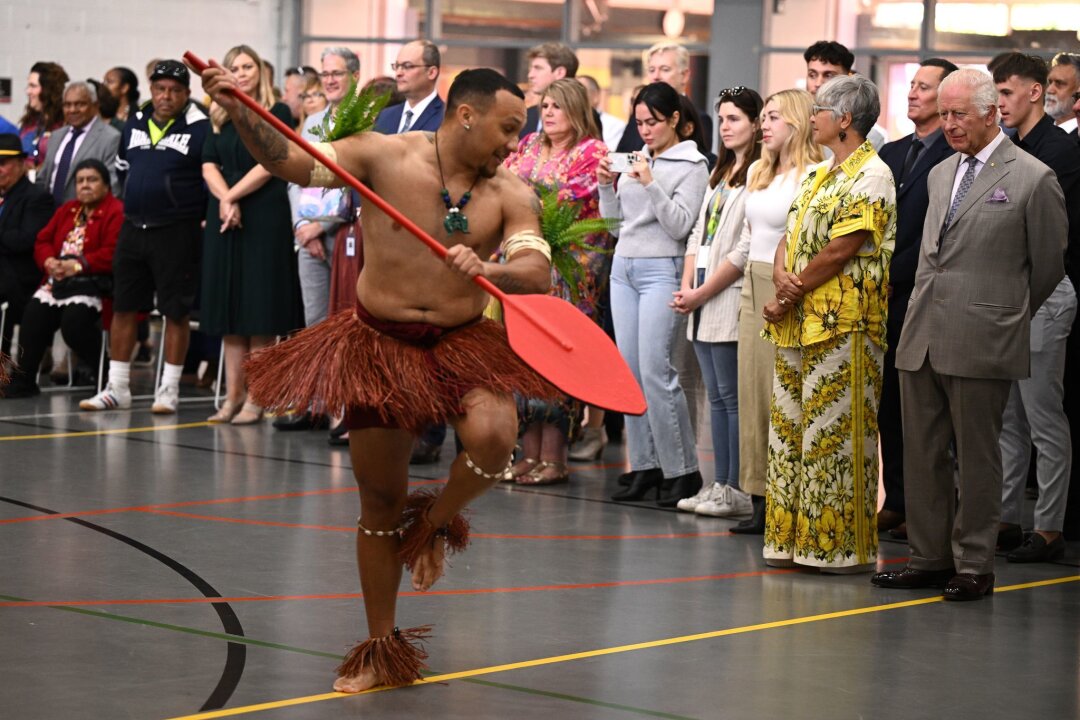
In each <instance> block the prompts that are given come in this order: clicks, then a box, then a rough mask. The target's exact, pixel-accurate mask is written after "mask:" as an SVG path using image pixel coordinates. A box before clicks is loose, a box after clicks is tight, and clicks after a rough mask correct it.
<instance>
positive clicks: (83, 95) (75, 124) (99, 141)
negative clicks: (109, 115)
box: [35, 81, 123, 206]
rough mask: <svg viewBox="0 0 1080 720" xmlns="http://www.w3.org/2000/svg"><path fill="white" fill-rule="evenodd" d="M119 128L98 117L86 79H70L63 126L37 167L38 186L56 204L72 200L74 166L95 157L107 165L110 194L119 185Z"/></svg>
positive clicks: (117, 191) (117, 192)
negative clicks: (50, 194)
mask: <svg viewBox="0 0 1080 720" xmlns="http://www.w3.org/2000/svg"><path fill="white" fill-rule="evenodd" d="M119 149H120V131H119V130H117V129H116V128H114V127H112V126H111V125H109V123H107V122H105V121H104V120H102V119H101V118H99V117H98V97H97V91H96V90H95V89H94V86H93V85H91V84H90V83H87V82H82V81H74V82H69V83H68V84H67V86H66V87H65V88H64V127H62V128H60V129H59V130H57V131H56V132H55V133H53V135H52V138H51V139H50V140H49V149H48V151H47V152H46V153H45V162H44V163H42V165H41V167H40V168H39V169H38V173H37V178H36V179H35V182H36V183H37V186H38V187H40V188H43V189H44V190H47V191H48V192H50V193H52V195H53V200H54V201H55V202H56V205H57V206H59V205H61V204H63V203H66V202H67V201H68V200H74V199H75V173H74V172H73V171H74V170H75V166H76V165H78V164H79V163H80V162H81V161H83V160H85V159H87V158H97V159H98V160H100V161H101V162H103V163H105V167H107V168H109V179H110V183H109V184H110V185H111V186H112V192H113V195H115V196H117V197H120V196H121V195H122V194H123V193H122V188H121V187H120V181H119V179H118V178H117V174H116V154H117V152H118V151H119Z"/></svg>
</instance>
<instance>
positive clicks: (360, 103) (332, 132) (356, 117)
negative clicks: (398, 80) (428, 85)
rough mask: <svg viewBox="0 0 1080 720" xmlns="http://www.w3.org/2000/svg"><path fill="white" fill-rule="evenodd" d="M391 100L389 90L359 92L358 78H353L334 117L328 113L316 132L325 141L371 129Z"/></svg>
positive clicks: (371, 89) (369, 89)
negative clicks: (357, 88) (357, 86)
mask: <svg viewBox="0 0 1080 720" xmlns="http://www.w3.org/2000/svg"><path fill="white" fill-rule="evenodd" d="M389 100H390V92H389V91H387V92H383V93H379V92H377V91H376V90H375V89H374V88H368V89H367V90H364V91H363V92H362V93H360V94H357V92H356V79H355V78H352V79H350V80H349V90H348V91H347V92H346V93H345V97H344V98H342V100H341V104H340V105H338V107H337V110H336V111H335V112H334V113H333V118H331V117H330V115H331V113H326V115H324V116H323V120H322V124H321V125H320V126H319V127H317V128H315V134H316V135H318V136H319V139H320V140H322V141H323V142H333V141H334V140H340V139H342V138H346V137H349V136H350V135H356V134H357V133H362V132H365V131H367V130H370V129H371V128H372V126H373V125H375V118H377V117H378V116H379V113H380V112H382V109H383V108H384V107H386V103H387V102H389Z"/></svg>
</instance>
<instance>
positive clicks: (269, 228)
mask: <svg viewBox="0 0 1080 720" xmlns="http://www.w3.org/2000/svg"><path fill="white" fill-rule="evenodd" d="M222 64H223V65H224V66H225V67H226V68H228V69H229V71H230V72H232V73H233V74H234V75H235V76H236V79H237V82H238V84H239V86H240V89H241V90H242V91H243V92H244V93H246V94H247V95H249V96H250V97H252V98H254V99H255V100H256V101H258V102H259V103H260V104H261V105H262V106H263V107H266V108H269V109H270V112H271V113H273V114H274V115H275V116H276V117H277V118H279V119H280V120H282V121H283V122H285V123H287V124H290V123H291V122H292V116H291V114H290V112H289V108H288V107H287V106H286V105H285V104H283V103H275V102H274V95H273V90H272V88H271V84H270V78H269V77H267V76H266V74H265V73H263V72H262V62H261V60H260V59H259V56H258V54H257V53H256V52H255V51H254V50H252V49H251V48H250V47H247V46H246V45H239V46H237V47H234V48H233V49H232V50H230V51H229V52H228V53H227V54H226V55H225V60H224V62H223V63H222ZM210 120H211V123H212V124H213V130H214V132H213V134H212V135H211V136H210V137H208V138H207V139H206V143H205V145H204V147H203V178H205V180H206V184H207V186H209V188H210V193H211V197H210V202H209V203H208V206H207V211H206V241H205V243H204V245H203V261H202V305H201V316H200V325H201V329H202V330H203V332H206V333H208V334H211V335H221V336H222V337H223V342H224V344H225V384H226V393H225V402H224V403H223V404H222V406H221V409H220V410H218V412H216V413H214V414H213V415H211V416H210V417H209V418H208V420H209V421H210V422H212V423H226V422H231V423H232V424H233V425H248V424H251V423H255V422H258V421H259V420H260V419H261V418H262V408H261V407H259V406H258V405H255V404H254V403H249V402H245V396H246V391H245V386H246V384H245V381H244V370H243V360H244V356H245V355H247V353H249V352H251V351H253V350H257V349H259V348H261V347H264V346H266V345H269V344H270V343H271V342H273V340H274V337H275V336H277V335H284V334H286V333H288V332H291V331H292V330H295V329H296V328H300V327H303V325H304V320H303V317H302V316H301V313H300V307H301V306H300V287H299V280H298V277H297V272H296V253H295V252H293V237H292V228H291V223H290V215H289V198H288V194H287V192H286V183H285V181H284V180H281V179H279V178H275V177H273V176H272V175H271V174H270V173H269V171H267V170H266V169H265V168H263V167H262V166H261V165H259V164H258V163H257V162H256V161H255V159H254V158H253V157H252V156H251V154H250V153H249V152H248V151H247V149H246V148H245V147H244V144H243V142H241V140H240V136H239V134H238V133H237V130H236V128H235V127H233V124H232V122H230V121H229V120H228V115H226V114H225V112H224V111H223V110H222V109H221V108H219V107H216V106H215V107H212V108H211V109H210Z"/></svg>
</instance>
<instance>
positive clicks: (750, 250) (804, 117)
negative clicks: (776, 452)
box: [729, 90, 823, 535]
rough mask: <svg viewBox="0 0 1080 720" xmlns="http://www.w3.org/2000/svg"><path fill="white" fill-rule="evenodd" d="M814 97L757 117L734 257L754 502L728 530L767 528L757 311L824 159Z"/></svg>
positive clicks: (763, 368) (763, 356) (742, 466)
mask: <svg viewBox="0 0 1080 720" xmlns="http://www.w3.org/2000/svg"><path fill="white" fill-rule="evenodd" d="M812 106H813V97H812V96H811V95H810V93H808V92H806V91H804V90H782V91H781V92H778V93H776V94H774V95H771V96H769V97H768V98H767V99H766V101H765V109H764V110H763V111H762V114H761V133H762V149H761V160H759V161H758V162H757V163H755V164H754V166H753V167H751V168H750V174H749V177H748V179H747V182H746V228H745V231H744V233H743V237H742V240H741V241H740V242H739V246H738V248H737V252H736V253H733V254H732V255H731V256H729V257H730V258H731V259H732V262H733V263H734V264H736V265H738V266H740V267H743V266H745V270H744V274H743V285H742V295H741V297H740V305H739V339H738V342H739V487H740V488H741V489H742V490H743V492H746V493H749V494H750V495H751V499H752V501H753V510H754V513H753V517H751V518H750V519H749V520H746V521H743V522H742V523H739V524H738V525H736V526H735V527H733V528H732V532H736V533H749V534H757V535H760V534H761V533H763V532H764V531H765V469H766V466H767V463H768V443H769V402H770V399H771V397H772V382H773V366H774V365H775V362H776V348H775V346H774V345H773V344H772V343H770V342H768V341H767V340H763V339H762V338H761V327H762V323H761V312H762V310H763V308H764V307H765V303H767V302H769V301H770V300H772V299H773V297H774V296H775V294H776V289H775V287H774V286H773V279H772V277H773V275H772V273H773V258H774V257H775V255H776V246H777V245H779V244H780V240H781V239H782V238H783V237H784V233H785V232H786V226H787V215H788V210H789V209H790V208H791V204H792V202H794V200H795V195H796V194H797V192H798V189H799V184H800V183H801V182H802V179H803V177H805V176H806V173H807V172H808V171H809V170H810V167H811V166H812V165H815V164H817V163H819V162H821V161H822V159H823V156H822V151H821V148H820V147H819V146H818V145H817V144H815V143H814V141H813V139H812V138H811V131H812V128H811V126H810V114H811V108H812Z"/></svg>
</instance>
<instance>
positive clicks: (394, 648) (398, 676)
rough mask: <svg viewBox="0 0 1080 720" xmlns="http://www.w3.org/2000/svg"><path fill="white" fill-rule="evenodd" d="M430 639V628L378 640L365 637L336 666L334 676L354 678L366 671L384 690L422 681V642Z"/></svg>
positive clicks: (425, 656) (404, 631)
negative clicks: (367, 670)
mask: <svg viewBox="0 0 1080 720" xmlns="http://www.w3.org/2000/svg"><path fill="white" fill-rule="evenodd" d="M430 636H431V626H430V625H422V626H420V627H414V628H406V629H405V630H400V629H398V628H394V631H393V632H392V633H390V634H389V635H387V636H386V637H381V638H368V639H367V640H365V641H363V642H362V643H359V644H358V645H357V646H356V647H354V648H353V649H352V650H350V651H349V653H348V654H347V655H346V656H345V659H344V660H343V661H342V662H341V665H339V666H338V668H337V672H338V675H340V676H342V677H356V676H357V675H359V674H360V673H361V672H363V671H364V669H365V668H366V669H370V670H371V672H373V673H375V677H377V678H378V679H379V680H381V681H382V684H383V685H386V686H387V687H395V686H398V685H411V684H413V683H414V682H416V681H417V680H420V679H422V678H423V675H422V674H421V672H420V671H421V670H426V669H427V665H426V664H424V661H425V660H427V657H428V654H427V651H426V650H424V645H423V641H424V640H427V639H428V638H429V637H430Z"/></svg>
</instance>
